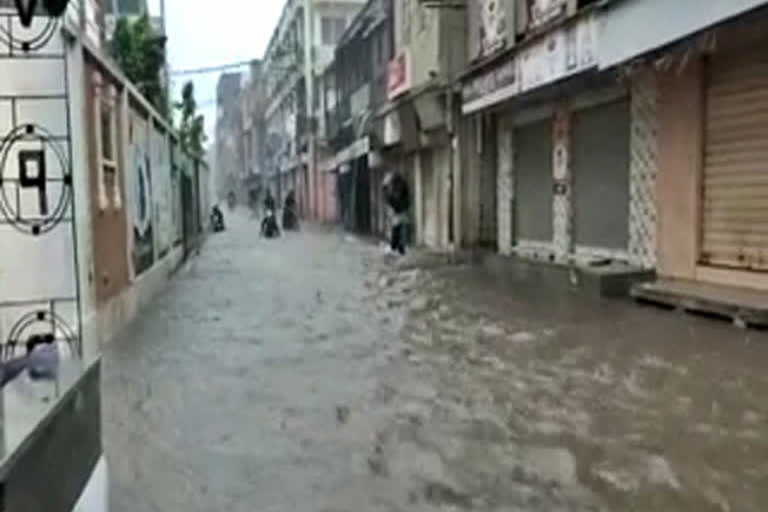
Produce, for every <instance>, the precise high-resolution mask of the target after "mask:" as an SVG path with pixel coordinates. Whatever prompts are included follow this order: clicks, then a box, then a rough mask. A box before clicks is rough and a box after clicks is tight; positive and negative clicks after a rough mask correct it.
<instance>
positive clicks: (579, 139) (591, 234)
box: [571, 99, 630, 251]
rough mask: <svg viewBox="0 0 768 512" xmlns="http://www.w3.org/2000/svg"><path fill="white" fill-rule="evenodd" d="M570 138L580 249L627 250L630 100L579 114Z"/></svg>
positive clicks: (575, 235)
mask: <svg viewBox="0 0 768 512" xmlns="http://www.w3.org/2000/svg"><path fill="white" fill-rule="evenodd" d="M572 122H573V125H572V134H571V144H572V148H571V152H572V161H571V169H572V175H573V209H574V226H573V230H574V239H575V241H576V245H577V246H583V247H588V248H596V249H611V250H623V251H626V250H627V249H628V245H629V135H630V134H629V130H630V114H629V100H627V99H622V100H619V101H615V102H612V103H605V104H602V105H599V106H596V107H591V108H587V109H584V110H580V111H578V112H576V113H575V114H574V116H573V121H572Z"/></svg>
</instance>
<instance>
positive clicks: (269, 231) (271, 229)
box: [261, 210, 280, 238]
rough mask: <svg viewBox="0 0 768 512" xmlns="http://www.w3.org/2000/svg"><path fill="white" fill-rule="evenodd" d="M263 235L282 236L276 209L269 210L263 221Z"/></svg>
mask: <svg viewBox="0 0 768 512" xmlns="http://www.w3.org/2000/svg"><path fill="white" fill-rule="evenodd" d="M261 236H263V237H264V238H277V237H279V236H280V226H278V225H277V216H276V215H275V211H274V210H267V211H266V213H265V215H264V219H263V220H262V221H261Z"/></svg>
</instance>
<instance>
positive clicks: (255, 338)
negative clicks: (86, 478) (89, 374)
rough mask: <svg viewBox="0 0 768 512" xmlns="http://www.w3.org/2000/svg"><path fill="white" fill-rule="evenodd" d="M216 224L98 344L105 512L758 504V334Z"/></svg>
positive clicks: (761, 466) (764, 496)
mask: <svg viewBox="0 0 768 512" xmlns="http://www.w3.org/2000/svg"><path fill="white" fill-rule="evenodd" d="M230 224H231V226H230V230H229V231H227V232H226V233H224V234H222V235H220V236H215V237H212V238H211V239H209V241H208V242H207V244H206V246H205V247H204V249H203V251H202V253H201V255H200V257H199V258H197V259H196V260H194V261H193V263H192V264H191V266H190V267H189V268H187V269H186V270H185V271H183V272H182V273H181V274H180V275H179V277H178V278H177V279H176V280H175V281H174V282H173V283H172V285H171V286H170V288H169V290H168V291H167V293H165V294H164V295H163V296H162V297H160V298H158V300H157V301H156V303H155V304H154V305H153V306H152V307H151V308H150V310H148V311H147V312H146V313H144V314H143V315H142V316H141V318H140V319H139V320H138V321H137V322H136V323H135V324H134V325H133V326H132V327H131V328H130V329H128V331H127V332H126V333H125V334H124V335H123V336H122V337H121V339H119V340H117V341H116V342H115V343H113V344H112V345H111V346H110V347H109V348H108V351H107V354H106V357H105V362H104V394H103V402H104V405H103V407H104V428H105V448H106V452H107V456H108V461H109V464H110V477H111V480H112V501H113V512H144V511H162V512H176V511H179V512H181V511H184V512H189V511H224V510H226V511H235V512H237V511H248V512H252V511H260V512H266V511H278V510H279V511H288V510H291V511H294V510H295V511H324V512H363V511H422V510H423V511H437V510H451V511H465V510H474V511H493V512H511V511H547V512H549V511H603V510H605V511H609V510H610V511H613V510H615V511H627V510H635V511H641V510H648V511H658V510H664V511H672V510H680V511H697V512H698V511H723V512H728V511H734V512H735V511H754V510H766V509H767V508H768V485H766V484H768V402H766V400H765V396H766V392H768V371H766V368H768V365H766V363H767V362H768V335H766V334H764V333H759V332H755V331H745V330H739V329H737V328H734V327H733V326H731V325H728V324H725V323H721V322H718V321H713V320H708V319H701V318H695V317H690V316H682V315H678V314H674V313H670V312H666V311H660V310H656V309H653V308H648V307H639V306H636V305H634V304H631V303H629V302H626V303H625V302H621V301H606V302H602V301H591V300H587V299H584V298H580V297H576V296H571V295H569V294H566V293H562V292H555V291H552V290H547V289H542V288H541V287H540V286H539V285H538V284H537V283H502V282H501V279H500V278H499V277H498V276H494V275H490V274H485V273H484V272H483V271H480V270H478V269H473V268H469V267H446V266H439V265H429V264H428V263H429V258H426V259H425V260H424V261H426V262H427V264H425V265H415V264H411V263H413V262H414V261H415V260H413V259H406V260H398V262H395V261H394V260H391V259H389V258H388V257H384V256H383V255H382V253H381V251H380V249H379V248H377V247H374V246H373V245H371V244H368V243H365V242H362V241H359V240H356V239H355V238H353V237H349V236H346V235H343V234H340V233H338V232H328V231H322V230H307V231H304V232H302V233H298V234H290V235H289V236H287V237H285V238H284V239H281V240H277V241H265V240H259V239H258V238H257V237H256V236H255V233H256V225H255V224H253V223H252V222H248V221H246V220H245V219H240V218H234V219H230ZM419 261H421V260H419Z"/></svg>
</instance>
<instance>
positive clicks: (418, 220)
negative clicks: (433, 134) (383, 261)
mask: <svg viewBox="0 0 768 512" xmlns="http://www.w3.org/2000/svg"><path fill="white" fill-rule="evenodd" d="M412 158H413V210H414V215H413V227H414V242H415V243H416V245H422V244H423V243H424V183H423V181H422V179H423V174H422V172H421V164H422V161H421V153H420V152H418V151H417V152H416V153H414V154H413V157H412Z"/></svg>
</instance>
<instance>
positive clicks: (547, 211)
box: [514, 119, 554, 242]
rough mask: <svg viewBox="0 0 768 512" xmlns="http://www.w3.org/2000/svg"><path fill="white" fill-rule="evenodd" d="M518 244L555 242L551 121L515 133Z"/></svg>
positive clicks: (533, 124) (530, 125)
mask: <svg viewBox="0 0 768 512" xmlns="http://www.w3.org/2000/svg"><path fill="white" fill-rule="evenodd" d="M514 140H515V198H516V203H517V208H516V210H515V234H516V236H517V240H518V241H520V240H534V241H540V242H551V241H552V187H553V185H554V179H553V176H552V120H551V119H547V120H545V121H539V122H536V123H532V124H529V125H525V126H522V127H520V128H518V129H516V130H515V138H514Z"/></svg>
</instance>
